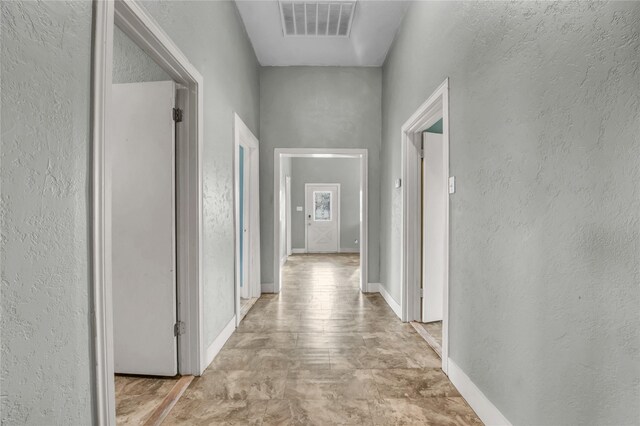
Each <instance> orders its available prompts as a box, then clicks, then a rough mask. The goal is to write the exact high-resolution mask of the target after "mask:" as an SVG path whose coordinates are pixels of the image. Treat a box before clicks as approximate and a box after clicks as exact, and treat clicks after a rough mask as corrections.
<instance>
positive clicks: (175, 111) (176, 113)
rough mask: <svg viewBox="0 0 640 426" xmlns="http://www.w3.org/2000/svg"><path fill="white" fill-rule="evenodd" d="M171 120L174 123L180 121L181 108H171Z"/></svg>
mask: <svg viewBox="0 0 640 426" xmlns="http://www.w3.org/2000/svg"><path fill="white" fill-rule="evenodd" d="M173 121H175V122H176V123H181V122H182V110H181V109H180V108H174V109H173Z"/></svg>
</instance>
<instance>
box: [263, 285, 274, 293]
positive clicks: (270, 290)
mask: <svg viewBox="0 0 640 426" xmlns="http://www.w3.org/2000/svg"><path fill="white" fill-rule="evenodd" d="M274 287H275V286H274V285H273V283H262V284H261V285H260V289H261V290H262V292H263V293H274V291H273V289H274Z"/></svg>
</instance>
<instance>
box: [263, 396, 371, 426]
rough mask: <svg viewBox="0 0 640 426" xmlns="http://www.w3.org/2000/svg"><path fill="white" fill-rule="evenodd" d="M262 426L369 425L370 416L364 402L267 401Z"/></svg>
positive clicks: (366, 403) (366, 404)
mask: <svg viewBox="0 0 640 426" xmlns="http://www.w3.org/2000/svg"><path fill="white" fill-rule="evenodd" d="M263 424H264V425H301V426H302V425H317V426H326V425H371V424H373V421H372V419H371V412H370V409H369V405H368V402H367V401H364V400H339V401H336V400H304V399H290V400H286V399H285V400H278V401H275V400H274V401H269V402H268V405H267V412H266V414H265V417H264V422H263Z"/></svg>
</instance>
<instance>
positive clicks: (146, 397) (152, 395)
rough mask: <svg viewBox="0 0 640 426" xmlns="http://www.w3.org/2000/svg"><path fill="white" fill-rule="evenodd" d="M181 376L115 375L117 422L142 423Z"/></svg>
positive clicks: (120, 423) (124, 423) (127, 423)
mask: <svg viewBox="0 0 640 426" xmlns="http://www.w3.org/2000/svg"><path fill="white" fill-rule="evenodd" d="M178 380H179V377H175V378H174V377H167V378H164V377H138V376H121V375H116V377H115V390H116V423H117V424H118V425H127V426H128V425H131V426H133V425H142V424H144V423H146V421H147V420H149V418H150V417H151V415H152V414H153V412H154V411H155V409H156V408H157V407H158V406H159V405H160V404H161V403H162V401H163V400H164V398H165V397H166V396H167V395H168V394H169V392H171V389H172V388H173V386H174V385H175V384H176V383H177V382H178Z"/></svg>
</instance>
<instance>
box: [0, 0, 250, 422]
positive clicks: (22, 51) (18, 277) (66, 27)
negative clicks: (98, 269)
mask: <svg viewBox="0 0 640 426" xmlns="http://www.w3.org/2000/svg"><path fill="white" fill-rule="evenodd" d="M144 6H145V7H146V8H147V9H148V10H149V12H150V13H151V15H152V16H153V17H154V18H156V20H157V21H158V22H159V23H160V25H161V26H162V28H163V29H164V30H165V32H166V33H167V34H169V36H170V37H171V38H172V39H173V41H174V42H175V43H176V44H177V45H178V46H179V47H180V49H182V51H183V52H184V53H185V55H186V56H187V57H188V58H189V60H190V61H191V63H193V64H194V65H195V67H196V68H197V69H198V70H199V71H200V73H201V74H202V75H203V77H204V89H205V95H204V96H205V99H206V101H205V104H204V108H205V110H204V120H205V124H204V139H205V140H204V159H203V165H204V221H205V239H204V250H205V252H204V258H205V262H204V265H203V266H204V277H205V292H204V293H205V294H204V297H205V300H204V308H205V322H206V324H205V343H206V344H209V343H211V342H212V341H213V340H214V338H215V337H216V336H217V335H218V334H219V332H220V330H222V328H223V327H224V326H225V325H226V324H227V323H228V321H229V320H230V319H231V318H232V317H233V310H234V302H233V300H234V284H233V281H234V279H233V277H234V261H233V250H228V248H229V247H232V246H233V244H234V238H233V205H232V182H233V180H232V173H231V172H232V168H231V167H232V166H231V165H232V150H233V131H232V130H233V113H234V112H238V114H239V115H240V116H241V117H242V119H243V120H244V121H245V123H247V125H248V126H249V128H251V129H252V131H253V132H254V133H255V134H257V133H258V114H259V100H258V96H259V90H258V84H259V75H258V64H257V61H256V59H255V55H254V53H253V49H252V48H251V45H250V43H249V41H248V38H247V36H246V33H245V31H244V27H243V26H242V23H241V21H240V19H239V16H238V13H237V10H236V8H235V4H234V3H233V2H230V1H225V2H197V1H196V2H172V1H167V2H151V3H144ZM0 8H1V11H2V22H1V25H0V26H1V31H2V33H1V34H2V61H1V66H2V69H1V71H2V74H1V77H0V85H1V102H2V123H1V127H2V155H1V166H2V170H1V172H0V173H1V174H0V176H1V178H2V194H1V200H2V204H1V210H0V214H1V217H2V223H1V225H2V240H1V243H2V255H1V256H2V259H1V260H2V288H1V290H2V294H1V296H2V297H1V299H2V300H1V302H0V306H1V307H2V319H1V321H2V335H1V340H2V342H1V349H2V360H1V373H0V379H1V383H0V385H1V388H2V397H1V403H2V407H1V409H2V414H1V422H2V424H38V425H44V424H70V425H81V424H82V425H85V424H90V423H91V415H92V399H91V395H92V389H93V388H92V386H93V385H92V383H91V374H92V371H93V366H92V361H91V356H90V348H91V330H90V327H89V325H90V314H89V307H90V292H89V280H88V269H87V265H88V250H89V246H88V243H87V238H88V232H89V228H88V225H87V218H88V203H89V199H88V196H89V192H88V185H89V181H88V178H87V176H88V174H89V170H90V169H89V151H88V148H89V143H90V138H89V137H90V135H89V117H90V116H89V111H90V65H91V21H92V15H91V14H92V4H91V2H86V1H84V2H65V3H63V2H40V3H36V2H30V1H25V2H18V1H16V2H4V1H3V2H2V3H1V6H0Z"/></svg>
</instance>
